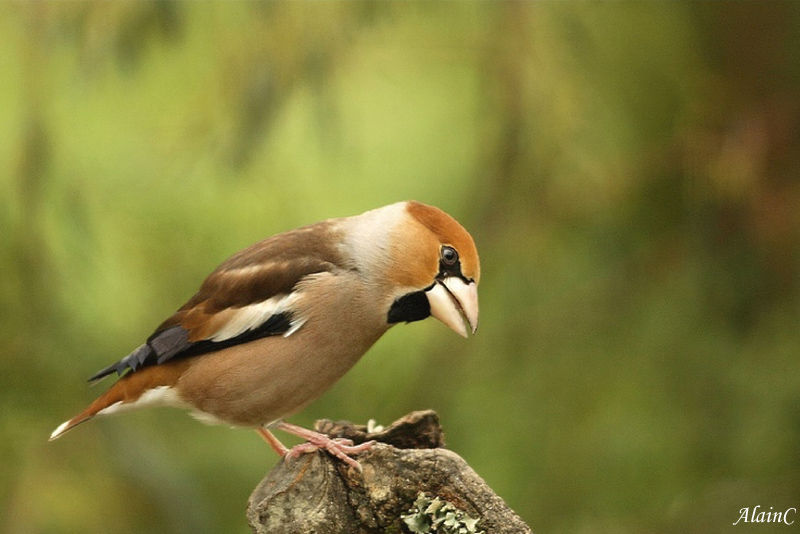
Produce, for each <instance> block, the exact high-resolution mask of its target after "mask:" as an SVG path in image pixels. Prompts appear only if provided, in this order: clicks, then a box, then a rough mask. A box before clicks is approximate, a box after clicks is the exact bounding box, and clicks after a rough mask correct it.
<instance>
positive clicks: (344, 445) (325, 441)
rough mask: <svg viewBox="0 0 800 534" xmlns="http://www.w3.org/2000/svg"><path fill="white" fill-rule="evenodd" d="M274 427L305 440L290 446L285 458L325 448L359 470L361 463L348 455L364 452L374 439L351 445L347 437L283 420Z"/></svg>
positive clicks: (372, 443)
mask: <svg viewBox="0 0 800 534" xmlns="http://www.w3.org/2000/svg"><path fill="white" fill-rule="evenodd" d="M275 428H280V429H281V430H283V431H284V432H288V433H289V434H294V435H295V436H298V437H300V438H303V439H304V440H306V441H307V443H301V444H300V445H297V446H295V447H292V449H291V450H290V451H289V452H288V453H287V454H286V457H287V458H297V457H298V456H300V455H301V454H305V453H307V452H313V451H315V450H317V449H325V450H326V451H328V452H329V453H331V454H332V455H333V456H335V457H337V458H339V459H340V460H342V461H343V462H345V463H347V464H348V465H351V466H353V467H355V468H356V469H358V470H359V471H361V464H359V463H358V462H357V461H355V460H353V459H352V458H351V457H350V456H349V455H351V454H358V453H360V452H364V451H366V450H368V449H369V448H370V447H372V446H373V445H374V444H375V442H374V441H365V442H364V443H362V444H360V445H353V442H352V441H351V440H349V439H344V438H330V437H328V436H326V435H325V434H321V433H319V432H314V431H313V430H308V429H306V428H303V427H301V426H297V425H293V424H291V423H285V422H283V421H279V422H278V423H277V424H276V425H275ZM276 441H277V440H276Z"/></svg>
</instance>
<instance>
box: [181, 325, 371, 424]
mask: <svg viewBox="0 0 800 534" xmlns="http://www.w3.org/2000/svg"><path fill="white" fill-rule="evenodd" d="M380 333H382V332H380ZM380 333H376V334H377V335H372V336H358V335H355V336H342V335H336V336H333V335H330V334H324V333H323V334H321V335H322V336H325V337H326V338H325V339H319V338H318V339H313V338H309V337H308V336H306V337H303V338H300V337H299V336H298V337H294V336H290V337H288V338H285V337H282V336H274V337H267V338H262V339H258V340H255V341H251V342H249V343H245V344H242V345H235V346H233V347H228V348H226V349H224V350H221V351H219V352H215V353H212V354H208V355H203V356H199V357H197V360H196V362H194V363H193V365H192V366H191V367H190V368H189V369H188V370H187V371H186V372H185V373H184V374H183V375H182V376H181V378H180V379H179V381H178V383H177V385H176V386H177V389H178V393H179V394H180V396H181V398H183V399H184V400H186V401H187V402H188V403H189V404H190V405H191V406H192V407H193V408H194V409H195V410H197V412H199V414H200V415H202V416H210V417H208V419H211V420H214V419H215V420H219V421H220V422H224V423H228V424H232V425H238V426H259V425H264V424H267V423H270V422H272V421H275V420H277V419H280V418H283V417H286V416H288V415H291V414H292V413H295V412H297V411H299V410H300V409H302V408H303V407H304V406H306V405H307V404H309V403H310V402H311V401H313V400H314V399H316V398H317V397H319V396H320V395H321V394H322V393H323V392H324V391H325V390H327V389H328V388H329V387H330V386H331V385H333V383H334V382H336V381H337V380H338V379H339V378H341V377H342V375H344V374H345V373H346V372H347V371H348V370H349V369H350V368H351V367H352V366H353V365H354V364H355V363H356V362H357V361H358V359H359V358H360V357H361V356H362V355H363V354H364V352H366V351H367V349H368V348H369V347H370V346H371V345H372V344H373V343H374V342H375V341H376V340H377V339H378V337H380ZM309 347H314V349H313V350H312V349H310V348H309ZM201 418H203V417H201Z"/></svg>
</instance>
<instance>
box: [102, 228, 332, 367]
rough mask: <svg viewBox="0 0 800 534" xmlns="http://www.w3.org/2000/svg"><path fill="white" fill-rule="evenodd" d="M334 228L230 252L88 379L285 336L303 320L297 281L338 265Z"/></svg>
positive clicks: (306, 230)
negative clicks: (185, 297)
mask: <svg viewBox="0 0 800 534" xmlns="http://www.w3.org/2000/svg"><path fill="white" fill-rule="evenodd" d="M333 233H335V229H334V228H333V227H332V225H331V224H330V223H325V222H323V223H318V224H315V225H312V226H307V227H304V228H299V229H297V230H293V231H291V232H287V233H284V234H279V235H277V236H274V237H271V238H269V239H266V240H264V241H261V242H259V243H256V244H255V245H253V246H251V247H249V248H247V249H245V250H243V251H241V252H239V253H237V254H235V255H234V256H232V257H231V258H229V259H228V260H227V261H225V262H224V263H223V264H222V265H220V266H219V267H218V268H217V269H216V270H215V271H214V272H212V273H211V274H210V275H209V276H208V278H206V279H205V281H204V282H203V284H202V285H201V287H200V290H199V291H198V292H197V294H195V295H194V296H193V297H192V298H191V299H190V300H189V301H188V302H187V303H186V304H184V305H183V306H182V307H181V308H180V309H179V310H178V311H177V312H175V313H174V314H173V315H172V316H171V317H169V318H168V319H167V320H166V321H164V322H163V323H162V324H161V325H160V326H159V327H158V328H156V330H155V332H154V333H153V334H152V335H151V336H150V337H149V338H148V339H147V341H146V342H145V343H143V344H142V345H140V346H139V347H138V348H136V349H135V350H134V351H133V352H131V353H130V354H129V355H127V356H125V357H124V358H122V359H121V360H119V361H117V362H115V363H113V364H112V365H109V366H108V367H106V368H104V369H102V370H100V371H98V372H97V373H95V375H94V376H92V377H91V378H90V379H89V380H90V381H93V380H98V379H100V378H103V377H104V376H107V375H110V374H112V373H114V372H116V373H117V374H118V375H122V373H124V372H125V371H126V370H128V369H130V370H131V371H132V372H133V371H136V370H137V369H140V368H141V367H144V366H149V365H158V364H162V363H164V362H166V361H169V360H173V359H175V358H183V357H187V356H197V355H200V354H205V353H208V352H212V351H216V350H219V349H222V348H225V347H229V346H232V345H237V344H240V343H246V342H248V341H252V340H254V339H258V338H261V337H265V336H273V335H281V334H282V335H284V336H289V335H292V334H293V333H294V332H295V331H297V330H298V329H299V328H300V327H301V326H302V325H303V323H304V321H305V318H304V317H302V316H299V315H298V314H297V313H295V307H294V305H295V304H296V302H297V300H298V298H300V296H301V292H300V291H299V290H298V282H300V281H301V280H303V279H304V278H306V277H307V276H309V275H312V274H315V273H322V272H335V271H336V270H337V269H340V268H343V267H344V266H343V260H342V257H341V254H340V251H339V249H338V248H337V247H336V246H335V243H336V239H335V236H334V235H331V234H333Z"/></svg>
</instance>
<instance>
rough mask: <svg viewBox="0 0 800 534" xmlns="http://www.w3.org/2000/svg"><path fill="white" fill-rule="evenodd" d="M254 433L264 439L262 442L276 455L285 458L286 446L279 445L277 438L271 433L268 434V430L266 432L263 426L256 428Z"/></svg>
mask: <svg viewBox="0 0 800 534" xmlns="http://www.w3.org/2000/svg"><path fill="white" fill-rule="evenodd" d="M256 432H258V433H259V435H260V436H261V437H262V438H264V441H266V442H267V443H269V446H270V447H272V450H273V451H275V452H277V453H278V455H280V456H282V457H283V456H286V453H287V452H289V449H287V448H286V445H284V444H283V443H281V442H280V440H279V439H278V438H276V437H275V435H274V434H273V433H272V432H270V431H269V430H267V429H266V428H264V427H263V426H262V427H258V428H256Z"/></svg>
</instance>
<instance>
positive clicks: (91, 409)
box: [49, 382, 123, 441]
mask: <svg viewBox="0 0 800 534" xmlns="http://www.w3.org/2000/svg"><path fill="white" fill-rule="evenodd" d="M117 384H119V382H117V383H116V384H114V385H113V386H111V388H110V389H109V390H108V391H106V392H105V393H103V394H102V395H100V396H99V397H98V398H97V399H95V400H94V402H92V403H91V404H90V405H89V406H88V407H87V408H86V409H85V410H83V411H82V412H81V413H79V414H78V415H76V416H75V417H73V418H72V419H68V420H67V421H64V422H63V423H61V424H60V425H58V428H56V429H55V430H53V433H52V434H50V440H49V441H53V440H54V439H57V438H60V437H61V436H62V435H63V434H64V433H65V432H67V431H69V430H72V429H73V428H75V427H76V426H78V425H79V424H81V423H83V422H84V421H88V420H89V419H91V418H92V417H94V416H95V415H97V414H98V413H100V412H101V411H103V410H105V409H106V408H109V407H111V406H113V405H115V404H117V403H122V402H123V395H122V391H120V388H119V387H118V386H117Z"/></svg>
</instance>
